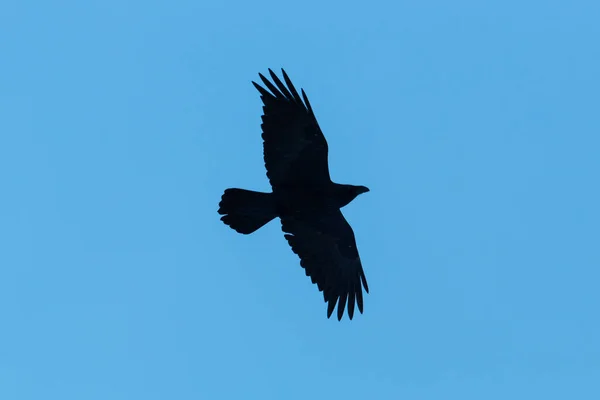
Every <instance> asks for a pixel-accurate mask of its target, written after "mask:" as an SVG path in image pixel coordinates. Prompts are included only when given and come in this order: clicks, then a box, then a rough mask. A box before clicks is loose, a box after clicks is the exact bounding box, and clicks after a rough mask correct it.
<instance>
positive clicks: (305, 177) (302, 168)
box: [252, 69, 331, 188]
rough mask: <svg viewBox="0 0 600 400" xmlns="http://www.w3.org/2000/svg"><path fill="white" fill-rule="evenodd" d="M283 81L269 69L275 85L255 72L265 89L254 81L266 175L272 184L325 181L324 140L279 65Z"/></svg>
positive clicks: (327, 176)
mask: <svg viewBox="0 0 600 400" xmlns="http://www.w3.org/2000/svg"><path fill="white" fill-rule="evenodd" d="M281 71H282V72H283V78H284V80H285V83H286V84H287V87H286V85H284V84H283V82H281V80H279V78H278V77H277V75H275V73H273V71H271V69H269V73H270V74H271V78H272V79H273V82H275V85H274V84H273V83H271V82H270V81H269V80H268V79H267V78H265V77H264V76H263V75H262V74H259V76H260V79H261V80H262V81H263V83H264V84H265V86H266V87H267V89H269V90H270V92H269V91H267V90H266V89H265V88H263V87H262V86H260V85H258V84H257V83H256V82H252V84H253V85H254V86H255V87H256V89H258V91H259V92H260V94H261V96H260V98H261V99H262V101H263V104H264V106H263V116H262V125H261V127H262V138H263V153H264V160H265V167H266V169H267V177H268V178H269V181H270V182H271V186H273V187H274V188H275V187H277V186H282V185H285V184H286V183H287V184H289V183H294V184H296V185H298V184H300V185H302V184H310V185H312V184H328V183H330V182H331V180H330V177H329V166H328V162H327V155H328V147H327V141H326V140H325V137H324V136H323V133H322V132H321V128H319V124H318V123H317V119H316V118H315V115H314V113H313V111H312V108H311V106H310V103H309V102H308V97H306V93H304V90H302V97H303V98H304V102H302V98H300V95H299V94H298V92H297V91H296V88H294V85H293V84H292V81H291V80H290V78H289V77H288V76H287V74H286V73H285V71H284V70H283V69H282V70H281Z"/></svg>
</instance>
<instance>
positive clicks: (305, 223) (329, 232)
mask: <svg viewBox="0 0 600 400" xmlns="http://www.w3.org/2000/svg"><path fill="white" fill-rule="evenodd" d="M281 223H282V229H283V231H284V232H286V234H285V235H284V236H285V238H286V239H287V241H288V243H289V244H290V246H291V247H292V250H293V251H294V253H296V254H297V255H298V256H299V257H300V265H301V266H302V267H303V268H304V270H305V272H306V275H307V276H310V278H311V280H312V282H313V283H316V284H317V287H318V288H319V291H322V292H323V297H324V299H325V301H326V302H327V303H328V306H327V318H329V317H331V314H332V313H333V310H334V309H335V305H336V302H337V303H338V309H337V317H338V320H341V319H342V316H343V315H344V309H345V308H346V303H347V304H348V317H350V319H352V317H353V316H354V305H355V303H356V304H357V305H358V310H359V311H360V313H361V314H362V312H363V293H362V288H363V287H364V289H365V291H366V292H367V293H369V286H368V285H367V279H366V277H365V273H364V271H363V268H362V264H361V262H360V256H359V254H358V249H357V247H356V240H355V238H354V232H353V231H352V227H350V224H348V221H346V219H345V218H344V215H343V214H342V212H341V211H340V210H335V211H331V212H330V213H328V214H326V215H323V214H321V215H301V216H296V217H284V218H282V219H281Z"/></svg>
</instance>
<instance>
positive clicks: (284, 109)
mask: <svg viewBox="0 0 600 400" xmlns="http://www.w3.org/2000/svg"><path fill="white" fill-rule="evenodd" d="M269 73H270V75H271V78H272V79H273V82H274V83H275V84H273V83H271V82H270V81H269V80H268V79H267V78H265V77H264V76H263V75H262V74H260V73H259V76H260V79H261V80H262V82H263V83H264V85H265V86H266V87H267V89H269V91H267V90H266V89H265V88H263V87H262V86H260V85H258V84H257V83H256V82H252V83H253V84H254V86H255V87H256V89H258V91H259V92H260V94H261V99H262V101H263V104H264V106H263V116H262V125H261V127H262V138H263V153H264V160H265V167H266V169H267V177H268V178H269V181H270V183H271V187H272V189H273V192H272V193H262V192H255V191H251V190H245V189H227V190H225V193H223V196H222V198H221V202H220V203H219V211H218V212H219V214H221V215H223V216H222V217H221V220H222V221H223V222H224V223H225V224H227V225H229V226H230V227H231V228H232V229H234V230H235V231H237V232H239V233H242V234H250V233H252V232H254V231H256V230H257V229H259V228H260V227H262V226H263V225H265V224H267V223H268V222H269V221H271V220H273V219H274V218H276V217H279V218H280V219H281V224H282V230H283V232H284V233H285V234H284V237H285V238H286V239H287V241H288V243H289V245H290V246H291V248H292V251H293V252H294V253H296V254H297V255H298V256H299V257H300V265H301V266H302V267H303V268H304V270H305V272H306V275H307V276H309V277H310V278H311V280H312V282H313V283H315V284H316V285H317V287H318V289H319V291H322V292H323V297H324V299H325V302H327V303H328V306H327V318H329V317H331V314H332V313H333V311H334V309H335V306H336V303H337V305H338V309H337V317H338V320H341V319H342V316H343V315H344V310H345V308H346V304H347V306H348V317H349V318H350V319H352V317H353V316H354V305H355V304H356V305H358V310H359V311H360V312H361V313H362V312H363V294H362V288H363V287H364V289H365V291H366V292H367V293H368V292H369V287H368V285H367V279H366V277H365V274H364V271H363V268H362V264H361V261H360V256H359V254H358V249H357V246H356V240H355V238H354V232H353V231H352V228H351V227H350V224H348V222H347V221H346V219H345V218H344V215H343V214H342V212H341V210H340V208H342V207H344V206H345V205H347V204H348V203H350V202H351V201H352V200H354V198H355V197H356V196H358V195H359V194H361V193H365V192H368V191H369V189H368V188H367V187H365V186H354V185H342V184H338V183H334V182H332V181H331V178H330V177H329V166H328V160H327V155H328V146H327V141H326V140H325V136H323V133H322V132H321V128H320V127H319V124H318V122H317V119H316V117H315V115H314V113H313V110H312V108H311V106H310V103H309V101H308V98H307V96H306V93H305V92H304V90H302V91H301V92H302V98H301V97H300V95H299V94H298V92H297V91H296V89H295V88H294V85H293V84H292V82H291V80H290V78H289V77H288V75H287V74H286V73H285V71H284V70H283V69H282V73H283V78H284V80H285V83H286V84H287V86H286V85H284V84H283V83H282V82H281V80H279V78H278V77H277V75H275V73H273V71H271V69H269ZM303 99H304V102H303V101H302V100H303Z"/></svg>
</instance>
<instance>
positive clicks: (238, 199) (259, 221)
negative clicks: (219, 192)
mask: <svg viewBox="0 0 600 400" xmlns="http://www.w3.org/2000/svg"><path fill="white" fill-rule="evenodd" d="M218 212H219V214H221V215H223V216H222V217H221V221H223V222H224V223H225V224H226V225H229V226H230V227H231V228H232V229H234V230H235V231H237V232H239V233H243V234H245V235H247V234H250V233H252V232H254V231H256V230H258V229H259V228H260V227H262V226H263V225H265V224H267V223H268V222H269V221H271V220H272V219H274V218H275V217H276V216H277V211H276V209H275V203H274V202H273V194H272V193H263V192H255V191H252V190H245V189H227V190H225V193H223V196H222V197H221V202H220V203H219V211H218Z"/></svg>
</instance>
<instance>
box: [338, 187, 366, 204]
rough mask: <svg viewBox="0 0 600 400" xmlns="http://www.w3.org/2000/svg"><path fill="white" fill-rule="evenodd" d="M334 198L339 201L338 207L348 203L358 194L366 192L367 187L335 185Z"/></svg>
mask: <svg viewBox="0 0 600 400" xmlns="http://www.w3.org/2000/svg"><path fill="white" fill-rule="evenodd" d="M337 188H338V189H337V195H336V198H337V200H338V201H339V207H340V208H342V207H344V206H346V205H348V204H349V203H350V202H351V201H352V200H354V199H355V198H356V196H358V195H359V194H363V193H367V192H368V191H369V188H368V187H366V186H354V185H337Z"/></svg>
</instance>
